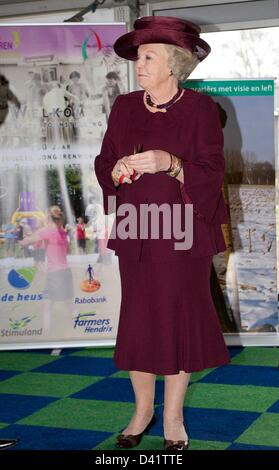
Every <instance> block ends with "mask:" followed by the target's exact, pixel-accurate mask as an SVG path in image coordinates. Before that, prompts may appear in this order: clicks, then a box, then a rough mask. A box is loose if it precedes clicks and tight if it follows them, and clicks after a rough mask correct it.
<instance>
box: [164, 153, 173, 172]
mask: <svg viewBox="0 0 279 470" xmlns="http://www.w3.org/2000/svg"><path fill="white" fill-rule="evenodd" d="M169 155H170V158H171V162H170V166H169V167H168V169H167V170H165V171H166V173H168V172H169V171H171V167H172V157H173V155H172V153H170V152H169Z"/></svg>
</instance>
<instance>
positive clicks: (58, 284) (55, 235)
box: [19, 206, 74, 331]
mask: <svg viewBox="0 0 279 470" xmlns="http://www.w3.org/2000/svg"><path fill="white" fill-rule="evenodd" d="M41 241H43V242H44V244H45V254H46V258H47V276H46V289H45V291H46V293H45V298H44V329H45V330H46V331H48V330H49V329H50V326H51V314H52V313H53V309H54V304H55V303H56V302H63V303H64V304H65V307H64V308H65V309H66V311H67V312H68V313H69V315H71V314H73V296H74V287H73V276H72V271H71V269H70V268H69V266H68V262H67V252H68V240H67V233H66V231H65V229H64V227H63V214H62V211H61V209H60V207H58V206H51V207H50V209H49V214H48V223H47V226H46V227H43V228H40V229H38V230H36V232H34V233H33V234H32V235H30V236H29V237H26V238H25V239H24V240H22V241H19V244H20V245H21V246H23V247H24V246H27V245H30V244H31V243H32V244H35V245H36V244H38V242H41Z"/></svg>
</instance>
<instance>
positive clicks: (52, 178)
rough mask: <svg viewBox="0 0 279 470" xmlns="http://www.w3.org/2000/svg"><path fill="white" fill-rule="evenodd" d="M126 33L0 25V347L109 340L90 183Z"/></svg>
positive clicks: (114, 279)
mask: <svg viewBox="0 0 279 470" xmlns="http://www.w3.org/2000/svg"><path fill="white" fill-rule="evenodd" d="M125 31H126V28H125V25H124V24H123V25H100V24H84V25H80V24H77V25H69V24H65V23H64V24H61V25H59V24H57V25H55V26H52V25H51V26H50V25H49V26H48V25H42V26H32V25H28V26H22V25H14V26H10V25H9V26H0V274H1V286H0V347H1V348H5V345H9V346H10V345H11V344H12V345H15V347H16V346H17V345H20V344H22V343H24V344H26V346H27V347H28V344H29V343H32V342H34V341H35V342H36V343H40V342H41V343H47V344H48V345H51V342H52V341H63V342H67V341H69V343H70V342H71V341H73V342H75V341H77V340H78V341H79V342H80V341H82V340H83V339H84V340H88V339H90V340H91V339H92V340H107V339H110V340H114V339H115V336H116V331H117V323H118V314H119V305H120V280H119V272H118V258H117V257H115V256H114V252H113V251H111V250H109V249H107V248H106V241H107V239H108V235H109V231H110V229H111V227H112V224H113V219H112V220H111V217H112V218H113V215H112V216H106V217H105V223H104V220H103V218H102V217H100V215H102V193H101V189H100V187H99V184H98V182H97V179H96V177H95V174H94V158H95V156H96V155H98V153H99V151H100V146H101V143H102V139H103V136H104V133H105V130H106V126H107V122H108V116H109V113H110V110H111V107H112V105H113V102H114V100H115V98H116V97H117V96H118V95H119V94H121V93H126V92H127V91H128V78H127V72H128V71H127V62H126V61H125V60H124V59H121V58H119V57H118V56H116V55H115V53H114V51H113V47H112V46H113V43H114V42H115V40H116V39H117V38H118V37H119V36H120V35H122V34H124V33H125Z"/></svg>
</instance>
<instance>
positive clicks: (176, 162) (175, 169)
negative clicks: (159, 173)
mask: <svg viewBox="0 0 279 470" xmlns="http://www.w3.org/2000/svg"><path fill="white" fill-rule="evenodd" d="M172 162H173V164H172V166H171V168H170V170H169V171H168V172H167V173H168V175H170V176H172V177H174V178H176V176H177V175H178V173H179V172H180V171H181V168H182V160H181V158H179V157H176V156H175V155H173V159H172Z"/></svg>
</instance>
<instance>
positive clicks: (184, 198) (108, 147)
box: [94, 89, 228, 261]
mask: <svg viewBox="0 0 279 470" xmlns="http://www.w3.org/2000/svg"><path fill="white" fill-rule="evenodd" d="M143 93H144V91H143V90H140V91H134V92H131V93H128V94H125V95H120V96H118V97H117V98H116V100H115V102H114V104H113V107H112V110H111V113H110V116H109V121H108V128H107V131H106V133H105V135H104V138H103V142H102V147H101V152H100V154H99V155H98V156H97V157H96V159H95V165H94V166H95V172H96V176H97V179H98V182H99V184H100V186H101V188H102V191H103V200H104V211H105V214H108V196H116V209H117V208H118V207H119V205H120V204H123V203H131V204H133V205H134V206H135V207H136V208H138V213H139V207H140V204H144V203H145V204H148V205H149V204H151V203H155V204H157V205H158V206H160V205H161V204H164V203H168V204H170V205H171V207H172V204H180V205H181V206H182V208H183V210H182V211H181V213H182V215H183V214H184V204H185V203H186V204H193V214H194V217H193V218H194V221H193V245H192V247H191V248H190V249H188V250H182V251H181V250H174V242H175V241H176V242H177V241H181V240H178V239H175V238H174V236H172V237H171V238H170V239H164V238H163V237H162V233H163V232H161V226H160V236H159V239H150V238H148V240H142V239H141V238H140V236H139V235H140V227H139V228H138V232H137V235H138V236H137V238H135V239H132V238H127V239H125V240H122V239H120V238H118V237H117V236H116V238H115V239H113V238H110V239H109V241H108V245H107V246H108V248H111V249H113V250H115V254H116V255H118V256H122V257H125V258H129V259H137V260H138V259H140V254H141V248H142V243H147V242H148V244H149V248H150V250H151V255H152V260H158V261H159V260H162V259H166V258H173V256H180V257H181V256H183V257H185V258H189V257H191V258H193V257H194V258H195V257H202V256H208V255H214V254H216V253H218V252H221V251H224V250H226V245H225V241H224V238H223V233H222V229H221V224H225V223H227V222H228V208H227V207H226V204H225V201H224V197H223V193H222V184H223V180H224V173H225V161H224V155H223V131H222V128H221V124H220V118H219V111H218V108H217V105H216V103H215V102H214V100H213V99H212V98H210V97H209V96H207V95H203V94H201V93H198V92H195V91H193V90H190V89H185V92H184V95H183V96H182V98H181V99H180V100H179V101H177V102H176V103H175V104H174V105H173V106H172V107H170V108H169V109H168V110H167V112H166V113H161V112H157V113H151V112H150V111H148V109H147V108H146V107H145V105H144V103H143ZM137 144H143V151H146V150H155V149H160V150H165V151H167V152H171V153H173V154H174V155H177V156H179V157H180V158H182V160H183V170H184V184H182V183H180V182H179V181H178V180H177V179H176V178H173V177H171V176H169V175H167V174H166V173H165V172H163V171H161V172H158V173H156V174H144V175H142V176H141V177H140V178H139V179H138V180H137V181H134V182H133V183H132V184H130V185H129V184H122V185H120V186H118V187H117V188H116V187H115V186H114V183H113V181H112V179H111V170H112V168H113V167H114V165H115V163H116V161H117V160H118V159H119V158H121V157H123V156H125V155H131V154H133V153H134V146H135V145H137ZM125 217H127V214H126V215H125V216H120V215H116V219H115V222H114V228H117V225H118V223H119V222H120V221H121V219H125ZM138 220H139V217H138ZM182 222H183V225H182V227H183V226H185V224H186V223H187V221H186V220H185V217H182ZM139 226H140V224H139ZM116 232H117V231H116ZM149 233H150V232H149Z"/></svg>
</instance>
